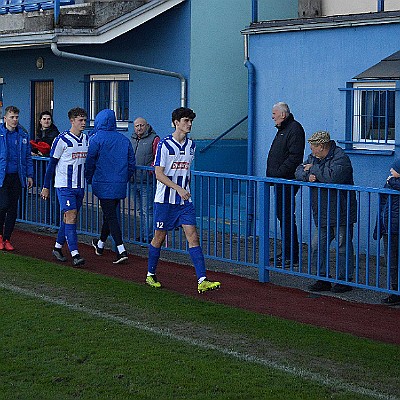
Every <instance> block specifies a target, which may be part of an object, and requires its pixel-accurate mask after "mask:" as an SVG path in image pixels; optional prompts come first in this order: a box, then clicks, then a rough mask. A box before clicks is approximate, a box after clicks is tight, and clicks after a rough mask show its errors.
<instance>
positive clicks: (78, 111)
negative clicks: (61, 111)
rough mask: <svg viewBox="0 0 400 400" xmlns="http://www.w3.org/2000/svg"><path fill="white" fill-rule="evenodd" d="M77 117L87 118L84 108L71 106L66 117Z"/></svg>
mask: <svg viewBox="0 0 400 400" xmlns="http://www.w3.org/2000/svg"><path fill="white" fill-rule="evenodd" d="M77 117H85V118H87V112H86V110H84V109H83V108H80V107H75V108H71V109H70V110H69V111H68V119H73V118H77Z"/></svg>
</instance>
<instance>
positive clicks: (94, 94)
mask: <svg viewBox="0 0 400 400" xmlns="http://www.w3.org/2000/svg"><path fill="white" fill-rule="evenodd" d="M85 81H86V84H87V85H88V88H87V89H88V90H87V91H86V93H87V103H88V106H87V109H88V114H89V115H88V117H89V121H90V125H93V123H94V119H95V117H96V115H97V113H98V112H99V111H101V110H104V109H105V108H109V109H111V110H113V111H114V112H115V115H116V118H117V127H118V128H127V127H128V122H129V74H110V75H89V76H88V77H87V79H86V80H85Z"/></svg>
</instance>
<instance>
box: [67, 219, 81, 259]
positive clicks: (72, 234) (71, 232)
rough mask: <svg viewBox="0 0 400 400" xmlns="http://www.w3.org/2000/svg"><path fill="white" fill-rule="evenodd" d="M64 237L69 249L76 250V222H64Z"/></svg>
mask: <svg viewBox="0 0 400 400" xmlns="http://www.w3.org/2000/svg"><path fill="white" fill-rule="evenodd" d="M65 237H66V238H67V243H68V248H69V251H70V252H71V253H72V252H73V251H78V234H77V233H76V224H65Z"/></svg>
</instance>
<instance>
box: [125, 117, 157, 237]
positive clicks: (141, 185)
mask: <svg viewBox="0 0 400 400" xmlns="http://www.w3.org/2000/svg"><path fill="white" fill-rule="evenodd" d="M133 127H134V132H133V135H132V137H131V143H132V146H133V150H134V151H135V157H136V165H144V166H152V165H153V163H154V156H155V155H156V152H157V146H158V143H159V142H160V137H159V136H158V135H157V134H156V132H155V131H154V129H153V128H152V127H151V125H149V124H148V123H147V121H146V120H145V119H144V118H142V117H139V118H136V119H135V121H134V123H133ZM135 182H136V184H135V186H134V192H135V212H136V214H137V215H140V224H139V226H140V230H141V233H140V237H139V238H138V240H139V241H141V240H143V241H145V242H149V243H150V242H151V239H152V235H153V198H154V195H153V192H154V185H153V176H152V175H151V174H150V173H149V171H143V170H139V169H138V170H137V171H136V174H135Z"/></svg>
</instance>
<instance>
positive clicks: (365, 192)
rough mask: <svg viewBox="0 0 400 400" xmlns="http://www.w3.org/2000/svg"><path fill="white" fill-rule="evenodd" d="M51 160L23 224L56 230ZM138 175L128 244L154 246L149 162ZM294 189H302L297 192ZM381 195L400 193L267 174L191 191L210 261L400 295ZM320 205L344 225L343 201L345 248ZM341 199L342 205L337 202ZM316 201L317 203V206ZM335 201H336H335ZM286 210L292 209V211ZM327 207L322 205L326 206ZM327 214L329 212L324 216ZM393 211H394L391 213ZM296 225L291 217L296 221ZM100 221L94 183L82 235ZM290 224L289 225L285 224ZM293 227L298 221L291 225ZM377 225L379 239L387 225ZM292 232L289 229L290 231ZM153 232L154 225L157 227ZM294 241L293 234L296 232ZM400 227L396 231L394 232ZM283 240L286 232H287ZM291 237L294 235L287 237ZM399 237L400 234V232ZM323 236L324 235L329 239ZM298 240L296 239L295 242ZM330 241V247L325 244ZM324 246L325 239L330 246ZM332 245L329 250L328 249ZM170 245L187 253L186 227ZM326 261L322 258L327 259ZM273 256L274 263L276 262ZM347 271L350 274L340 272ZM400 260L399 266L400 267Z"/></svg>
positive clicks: (198, 176) (201, 182) (172, 235)
mask: <svg viewBox="0 0 400 400" xmlns="http://www.w3.org/2000/svg"><path fill="white" fill-rule="evenodd" d="M47 163H48V159H47V158H43V157H42V158H41V157H34V166H35V177H34V180H35V182H36V184H35V185H34V188H33V190H31V191H24V196H23V197H22V199H21V201H20V209H19V212H20V214H19V221H21V222H25V223H28V224H33V225H36V226H37V225H39V226H45V227H46V226H47V227H53V228H54V227H56V226H57V223H58V218H59V211H58V209H57V202H56V200H55V196H54V194H55V193H54V189H52V191H51V199H52V200H50V201H48V202H44V201H43V200H41V199H40V195H39V194H40V189H41V183H42V182H43V177H44V170H45V167H46V165H47ZM138 174H139V178H137V179H136V181H135V182H133V183H131V184H130V185H128V186H129V187H128V196H127V198H126V200H125V201H123V202H121V223H122V229H123V234H124V241H125V242H128V243H135V244H141V245H144V246H146V245H148V243H147V230H146V229H148V228H149V227H151V226H152V224H151V217H150V214H151V212H150V211H151V210H150V205H149V204H147V205H146V206H145V207H146V210H145V211H146V212H145V213H142V214H139V213H137V211H136V210H137V209H138V208H140V206H141V204H139V202H140V196H139V200H138V197H137V196H136V191H137V190H138V189H139V190H140V193H142V194H141V196H142V195H143V193H145V194H147V195H148V197H149V198H152V196H153V193H154V189H155V186H154V179H155V178H154V174H152V171H151V168H150V167H138ZM278 187H281V189H282V190H283V191H288V193H290V197H291V201H290V202H289V203H288V204H286V205H284V206H283V209H282V214H283V218H289V219H291V218H292V216H291V215H293V212H294V211H295V212H296V220H297V227H298V229H297V231H298V237H299V242H300V243H301V245H300V249H299V260H298V262H297V260H294V258H293V254H292V253H290V254H291V255H290V256H288V257H287V259H286V260H283V261H287V265H285V266H284V267H282V265H281V263H279V262H278V257H277V256H278V254H279V253H280V251H281V250H282V248H285V246H288V245H289V244H290V245H293V243H285V239H283V240H282V239H281V232H280V225H279V223H278V222H277V218H276V216H277V215H278V211H279V209H278V207H279V205H278V203H277V197H276V191H277V188H278ZM295 188H297V189H296V190H298V192H297V195H296V196H295V195H294V193H295ZM312 191H314V192H313V193H314V194H313V193H312ZM382 194H387V195H388V196H389V197H390V198H394V196H399V195H400V194H399V193H398V192H396V191H390V190H385V189H376V188H367V187H360V186H349V185H328V184H320V183H308V182H299V181H288V180H283V179H274V178H261V177H254V176H244V175H232V174H220V173H214V172H202V171H193V172H192V196H193V199H194V204H195V207H196V213H197V225H198V230H199V236H200V240H201V244H202V247H203V251H204V254H205V257H206V258H209V259H214V260H218V261H223V262H228V263H232V264H234V265H236V266H237V265H239V266H241V267H243V268H245V267H255V268H257V269H258V272H259V280H260V281H261V282H267V281H269V279H270V276H269V274H270V272H271V271H273V272H278V273H281V274H287V275H293V276H300V277H305V278H312V279H321V280H326V281H329V282H333V283H345V284H348V285H351V286H354V287H358V288H364V289H370V290H374V291H379V292H387V293H400V292H399V291H398V290H397V291H395V290H392V282H391V278H390V274H389V271H388V268H387V266H386V262H385V261H384V258H386V259H387V261H388V263H390V261H391V260H390V248H389V249H387V248H384V246H383V245H382V244H381V241H380V240H374V239H373V238H372V236H373V235H372V232H373V230H374V227H375V222H376V215H377V209H378V207H379V202H380V199H381V196H382ZM312 196H314V197H313V200H314V202H315V201H316V202H317V204H318V205H319V207H318V213H317V216H316V217H315V216H314V217H315V220H316V221H318V225H319V226H321V225H323V224H322V223H321V221H322V220H323V218H327V219H328V220H333V221H334V222H333V225H334V226H333V227H334V228H336V229H339V226H340V225H341V224H343V222H341V221H340V218H339V217H338V215H339V211H340V210H341V206H344V210H345V211H344V213H345V214H346V218H345V223H344V228H343V229H344V230H343V232H344V233H347V235H345V236H347V237H346V239H345V240H346V242H345V246H342V247H341V248H340V247H339V243H338V242H337V241H336V240H334V241H333V242H332V244H333V245H332V246H329V243H330V242H331V240H332V238H333V237H332V232H330V230H328V233H327V236H326V237H325V236H321V232H322V230H321V229H320V228H316V227H315V222H314V218H313V216H312V214H313V207H312ZM354 196H355V198H356V200H357V210H356V216H357V222H356V223H355V224H354V238H353V241H352V244H353V245H354V254H353V255H350V252H351V246H350V245H351V242H350V236H349V233H350V230H351V229H352V228H353V224H352V223H350V221H351V218H350V217H351V215H352V214H351V213H350V204H351V201H352V199H353V198H354ZM333 198H337V199H338V200H337V202H333V203H332V202H331V201H330V200H331V199H333ZM324 202H327V203H328V204H331V206H327V207H326V208H325V211H321V204H324ZM315 204H316V203H314V205H315ZM332 204H333V205H332ZM285 207H287V208H286V209H285ZM323 209H324V207H322V210H323ZM324 213H325V214H324ZM391 213H392V210H391V208H389V214H391ZM290 222H292V221H290ZM100 224H101V211H100V208H99V205H98V200H97V199H96V198H95V196H94V195H93V194H92V192H91V190H90V187H89V188H88V190H87V193H86V197H85V200H84V204H83V207H82V210H81V212H80V214H79V221H78V230H79V232H80V233H84V234H88V235H93V236H95V235H96V236H97V235H98V234H99V230H100ZM284 226H287V225H284ZM289 226H292V228H289V229H293V224H289ZM377 228H378V232H377V233H378V236H379V233H380V231H381V227H380V226H379V224H378V226H377ZM283 229H285V228H283ZM150 230H151V229H150ZM290 233H291V234H290V236H289V237H290V238H293V231H291V232H290ZM398 233H399V232H389V234H390V235H394V234H398ZM282 236H283V238H284V237H285V235H282ZM286 237H287V236H286ZM399 237H400V235H399ZM313 238H314V240H315V238H317V242H315V243H317V245H316V247H314V249H316V258H317V260H318V261H321V259H324V260H325V262H326V265H327V269H326V271H322V272H321V270H319V269H317V268H316V267H315V263H313V262H312V258H313V257H312V256H313V254H312V253H313V252H312V241H313ZM322 239H324V240H322ZM292 240H293V239H290V241H292ZM326 242H327V243H328V244H326ZM324 243H325V244H324ZM323 246H326V247H323ZM340 249H345V250H344V251H345V252H346V253H345V260H346V261H345V263H344V265H343V264H342V265H341V264H340V254H339V252H340ZM165 250H167V251H173V252H178V253H179V252H181V253H183V252H186V251H187V242H186V240H185V239H184V235H183V233H182V230H181V229H179V230H175V231H172V232H169V233H168V236H167V242H166V245H165ZM324 254H325V257H326V258H322V257H324ZM350 256H352V257H353V259H354V274H353V277H351V271H350V262H349V260H350ZM270 260H271V261H270ZM342 268H344V270H345V272H344V274H342V275H341V274H340V271H341V269H342ZM399 270H400V265H397V271H398V272H399Z"/></svg>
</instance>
